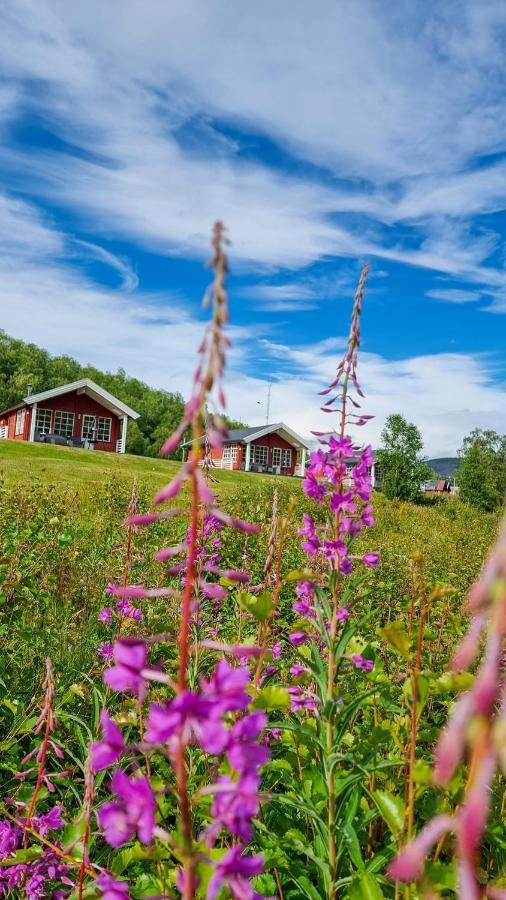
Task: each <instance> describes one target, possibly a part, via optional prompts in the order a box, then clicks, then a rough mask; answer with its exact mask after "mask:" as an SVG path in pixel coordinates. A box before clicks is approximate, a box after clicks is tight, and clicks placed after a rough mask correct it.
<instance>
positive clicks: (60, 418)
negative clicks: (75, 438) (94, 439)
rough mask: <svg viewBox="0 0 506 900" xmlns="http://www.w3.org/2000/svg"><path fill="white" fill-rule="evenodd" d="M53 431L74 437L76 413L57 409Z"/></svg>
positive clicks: (63, 435) (62, 435)
mask: <svg viewBox="0 0 506 900" xmlns="http://www.w3.org/2000/svg"><path fill="white" fill-rule="evenodd" d="M53 431H54V433H55V434H59V435H61V437H68V438H69V437H72V435H73V433H74V413H71V412H63V411H62V410H59V409H57V410H56V412H55V414H54V426H53Z"/></svg>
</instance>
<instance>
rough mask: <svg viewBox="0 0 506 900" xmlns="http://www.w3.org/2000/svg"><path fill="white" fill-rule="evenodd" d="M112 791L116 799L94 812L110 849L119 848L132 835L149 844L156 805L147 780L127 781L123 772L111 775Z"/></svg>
mask: <svg viewBox="0 0 506 900" xmlns="http://www.w3.org/2000/svg"><path fill="white" fill-rule="evenodd" d="M111 785H112V790H113V793H114V794H116V797H117V799H116V800H111V801H109V802H108V803H104V805H103V806H101V807H100V809H99V810H98V813H97V818H98V824H99V825H100V828H101V829H102V830H103V831H104V834H105V839H106V841H107V843H108V844H110V845H111V847H121V845H122V844H125V843H126V841H129V840H130V839H131V838H133V837H134V835H137V837H138V838H139V840H140V841H141V842H142V843H143V844H150V843H151V840H152V838H153V829H154V827H155V809H156V803H155V798H154V795H153V792H152V790H151V786H150V783H149V781H148V779H147V778H145V777H144V776H141V777H140V778H128V776H127V775H126V774H125V772H121V771H120V770H118V771H116V772H115V773H114V775H113V776H112V782H111Z"/></svg>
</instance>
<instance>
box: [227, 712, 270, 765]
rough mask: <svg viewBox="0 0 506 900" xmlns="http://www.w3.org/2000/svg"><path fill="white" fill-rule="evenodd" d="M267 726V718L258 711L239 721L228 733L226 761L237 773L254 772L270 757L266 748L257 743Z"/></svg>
mask: <svg viewBox="0 0 506 900" xmlns="http://www.w3.org/2000/svg"><path fill="white" fill-rule="evenodd" d="M266 725H267V716H266V715H265V713H264V712H261V711H260V710H258V711H255V712H252V713H250V714H249V715H248V716H245V717H244V718H243V719H239V720H238V721H237V722H236V723H235V724H234V725H233V726H232V729H231V731H230V741H229V745H228V747H227V759H228V761H229V763H230V765H231V766H232V768H233V769H235V770H236V771H237V772H242V773H246V772H256V770H257V769H258V768H259V766H264V765H265V763H266V762H267V760H268V759H269V756H270V751H269V749H268V747H265V746H263V745H261V744H259V743H258V740H257V738H258V736H259V734H260V732H261V731H263V729H264V728H265V726H266Z"/></svg>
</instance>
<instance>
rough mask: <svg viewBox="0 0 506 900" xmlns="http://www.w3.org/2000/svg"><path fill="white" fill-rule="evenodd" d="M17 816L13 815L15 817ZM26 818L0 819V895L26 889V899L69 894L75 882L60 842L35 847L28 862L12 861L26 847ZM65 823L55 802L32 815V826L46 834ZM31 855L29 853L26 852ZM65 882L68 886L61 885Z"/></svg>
mask: <svg viewBox="0 0 506 900" xmlns="http://www.w3.org/2000/svg"><path fill="white" fill-rule="evenodd" d="M13 818H14V817H13ZM26 825H27V823H26V819H23V818H21V816H19V815H18V817H17V818H16V819H15V820H14V822H13V821H9V819H0V864H1V865H0V895H1V894H7V895H10V894H11V892H14V891H17V892H18V891H23V896H24V897H26V900H39V898H41V897H49V896H51V897H54V898H55V900H61V898H64V897H68V895H69V890H68V887H70V888H72V887H73V886H74V882H73V881H72V879H71V878H69V875H68V873H69V871H70V869H69V866H68V865H67V864H66V863H65V862H63V861H62V859H61V855H60V854H59V853H58V850H59V848H60V845H59V843H55V844H54V847H45V848H44V849H43V850H41V851H40V853H37V850H36V848H34V853H33V856H34V858H33V859H32V860H31V861H29V862H14V860H13V862H12V864H11V865H9V859H10V857H13V858H15V857H16V854H18V851H21V848H22V847H23V841H24V834H25V830H24V829H25V826H26ZM63 827H64V822H63V819H62V815H61V808H60V807H59V806H53V808H52V809H50V810H49V812H47V813H44V814H42V815H36V816H33V817H32V819H31V823H30V828H31V830H32V831H33V832H35V833H36V834H38V835H40V836H41V837H43V838H47V837H51V838H52V839H53V840H54V836H53V832H55V831H59V830H61V829H62V828H63ZM25 855H26V857H27V859H28V854H25ZM62 885H66V886H67V887H62Z"/></svg>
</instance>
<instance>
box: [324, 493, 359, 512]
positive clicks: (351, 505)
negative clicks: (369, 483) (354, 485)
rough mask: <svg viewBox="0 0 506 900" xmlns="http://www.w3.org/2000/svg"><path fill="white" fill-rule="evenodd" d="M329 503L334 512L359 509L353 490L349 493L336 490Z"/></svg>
mask: <svg viewBox="0 0 506 900" xmlns="http://www.w3.org/2000/svg"><path fill="white" fill-rule="evenodd" d="M329 505H330V509H331V510H332V512H347V513H354V512H356V510H357V505H356V503H355V501H354V499H353V494H352V493H351V492H350V493H348V494H342V493H340V492H339V491H336V492H335V493H334V494H332V497H331V498H330V504H329Z"/></svg>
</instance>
